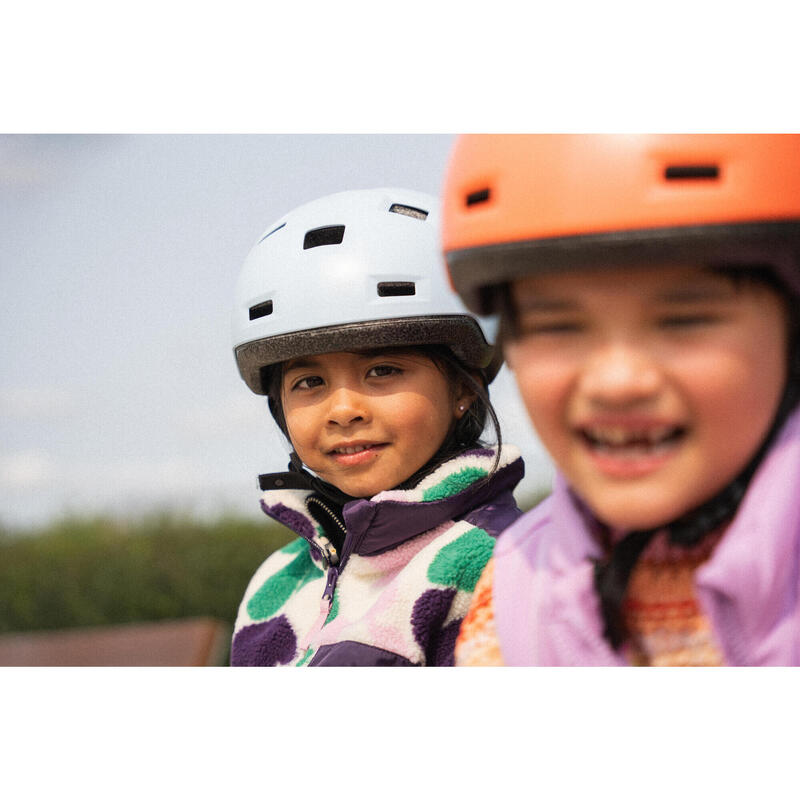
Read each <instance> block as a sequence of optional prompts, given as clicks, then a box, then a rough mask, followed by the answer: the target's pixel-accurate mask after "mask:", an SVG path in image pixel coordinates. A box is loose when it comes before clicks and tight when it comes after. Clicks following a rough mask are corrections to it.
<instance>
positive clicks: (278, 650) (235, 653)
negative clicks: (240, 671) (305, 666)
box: [231, 615, 297, 667]
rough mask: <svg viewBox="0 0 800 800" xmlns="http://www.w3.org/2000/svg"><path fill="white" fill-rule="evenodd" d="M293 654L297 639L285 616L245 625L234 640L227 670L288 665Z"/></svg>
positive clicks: (295, 649) (295, 650)
mask: <svg viewBox="0 0 800 800" xmlns="http://www.w3.org/2000/svg"><path fill="white" fill-rule="evenodd" d="M296 652H297V638H296V637H295V635H294V631H293V630H292V626H291V625H290V624H289V620H288V619H286V617H285V616H283V615H281V616H280V617H273V618H272V619H268V620H267V621H266V622H259V623H258V624H256V625H248V626H247V627H245V628H242V629H241V630H240V631H239V632H238V633H237V634H236V636H235V637H234V639H233V644H232V645H231V666H233V667H274V666H276V665H278V664H288V663H289V662H290V661H291V660H292V659H293V658H294V656H295V654H296Z"/></svg>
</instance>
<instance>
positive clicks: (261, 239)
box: [258, 222, 286, 244]
mask: <svg viewBox="0 0 800 800" xmlns="http://www.w3.org/2000/svg"><path fill="white" fill-rule="evenodd" d="M285 227H286V223H285V222H283V223H281V224H280V225H278V227H277V228H273V229H272V230H271V231H270V232H269V233H265V234H264V235H263V236H262V237H261V238H260V239H259V240H258V243H259V244H261V242H263V241H264V239H266V238H267V237H269V236H272V234H273V233H276V232H277V231H279V230H280V229H281V228H285Z"/></svg>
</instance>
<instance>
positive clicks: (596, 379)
mask: <svg viewBox="0 0 800 800" xmlns="http://www.w3.org/2000/svg"><path fill="white" fill-rule="evenodd" d="M512 297H513V299H514V303H515V306H516V308H517V312H518V320H519V335H518V337H517V339H516V340H515V341H513V342H511V343H510V344H508V345H507V348H506V356H507V358H508V362H509V365H510V366H511V368H512V369H513V370H514V372H515V373H516V378H517V383H518V384H519V388H520V392H521V394H522V397H523V399H524V401H525V404H526V406H527V409H528V413H529V414H530V417H531V419H532V421H533V424H534V426H535V427H536V430H537V431H538V433H539V436H540V437H541V439H542V442H543V443H544V445H545V446H546V447H547V449H548V451H549V452H550V454H551V456H552V457H553V459H554V460H555V462H556V464H557V465H558V467H559V468H560V469H561V471H562V472H563V473H564V475H565V477H566V478H567V480H568V482H569V483H570V485H571V486H572V488H573V490H574V491H575V492H576V493H577V494H578V495H579V496H580V497H581V498H582V499H583V500H584V501H585V502H586V503H587V504H588V506H589V507H590V508H591V509H592V511H593V512H594V513H595V514H596V515H597V517H598V518H599V519H600V520H602V521H604V522H605V523H607V524H608V525H610V526H611V527H612V528H616V529H621V530H631V529H642V528H651V527H657V526H661V525H665V524H667V523H669V522H671V521H672V520H674V519H676V518H677V517H678V516H680V515H681V514H683V513H685V512H687V511H690V510H691V509H693V508H695V507H696V506H698V505H699V504H700V503H702V502H703V501H705V500H707V499H709V498H710V497H712V496H713V495H714V494H715V493H716V492H717V491H719V490H720V489H722V488H723V487H724V486H725V485H726V484H727V483H728V482H729V481H731V480H732V479H733V478H734V477H735V476H736V475H737V474H738V473H739V472H740V471H741V470H742V469H743V468H744V466H745V465H746V464H747V462H748V461H749V459H750V458H751V457H752V456H753V455H754V454H755V451H756V450H757V448H758V446H759V445H760V444H761V442H762V441H763V439H764V437H765V436H766V434H767V431H768V430H769V427H770V425H771V423H772V420H773V418H774V415H775V413H776V411H777V406H778V403H779V401H780V398H781V395H782V392H783V388H784V384H785V381H786V362H787V317H786V312H785V307H784V304H783V301H782V299H781V298H780V297H779V295H778V294H777V293H775V292H773V291H771V290H769V289H767V288H764V287H761V286H758V285H753V284H747V283H743V284H740V285H739V286H736V285H734V283H733V282H732V281H731V280H730V279H728V278H725V277H722V276H719V275H714V274H712V273H710V272H708V271H704V270H702V269H699V268H693V267H670V268H659V269H653V268H631V269H627V268H625V269H622V268H620V269H615V270H596V271H594V270H581V271H576V272H570V273H568V274H560V275H544V276H536V277H530V278H526V279H523V280H519V281H517V282H516V283H515V284H514V285H513V287H512Z"/></svg>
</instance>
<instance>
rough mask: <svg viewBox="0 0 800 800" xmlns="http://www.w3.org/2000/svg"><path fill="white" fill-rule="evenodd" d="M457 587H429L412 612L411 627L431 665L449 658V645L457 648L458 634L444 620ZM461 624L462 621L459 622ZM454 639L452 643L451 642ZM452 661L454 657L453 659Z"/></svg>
mask: <svg viewBox="0 0 800 800" xmlns="http://www.w3.org/2000/svg"><path fill="white" fill-rule="evenodd" d="M456 591H457V590H456V589H452V588H450V589H428V591H427V592H425V593H424V594H423V595H422V596H421V597H420V598H419V599H418V600H417V602H416V603H414V610H413V611H412V612H411V629H412V631H413V632H414V639H415V640H416V642H417V644H418V645H419V646H420V647H421V648H422V649H423V651H424V652H425V663H426V664H429V665H431V666H434V665H437V664H440V663H441V662H442V660H445V661H446V660H447V649H448V647H451V646H452V648H455V641H456V635H457V634H458V627H456V631H455V634H453V633H452V631H450V630H449V629H450V628H451V625H448V626H447V627H445V625H444V621H445V619H446V618H447V614H448V612H449V611H450V606H451V604H452V602H453V598H454V597H455V596H456ZM459 624H460V623H459ZM450 639H452V645H451V644H450ZM451 663H452V659H451Z"/></svg>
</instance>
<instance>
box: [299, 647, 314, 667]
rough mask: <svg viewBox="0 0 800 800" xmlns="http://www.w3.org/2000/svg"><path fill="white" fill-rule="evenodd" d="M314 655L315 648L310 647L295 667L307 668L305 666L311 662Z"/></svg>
mask: <svg viewBox="0 0 800 800" xmlns="http://www.w3.org/2000/svg"><path fill="white" fill-rule="evenodd" d="M313 655H314V648H313V647H309V648H308V650H306V652H305V655H304V656H303V657H302V658H301V659H300V660H299V661H298V662H297V663H296V664H295V666H296V667H303V666H305V664H306V663H307V662H308V661H310V660H311V656H313Z"/></svg>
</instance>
